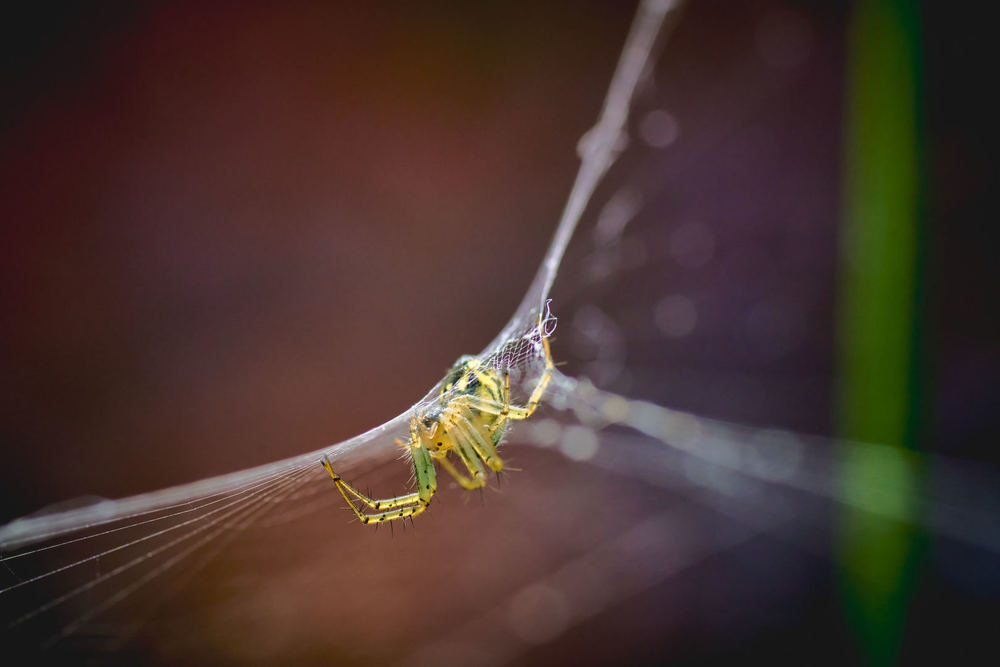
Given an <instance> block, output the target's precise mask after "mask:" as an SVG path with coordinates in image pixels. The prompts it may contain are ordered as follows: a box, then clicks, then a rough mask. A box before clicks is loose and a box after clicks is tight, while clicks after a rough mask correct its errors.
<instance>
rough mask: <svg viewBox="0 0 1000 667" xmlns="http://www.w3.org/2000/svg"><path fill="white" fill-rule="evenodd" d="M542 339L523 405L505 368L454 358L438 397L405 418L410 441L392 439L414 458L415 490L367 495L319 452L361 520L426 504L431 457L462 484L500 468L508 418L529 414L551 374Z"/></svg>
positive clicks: (409, 513)
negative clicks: (536, 374)
mask: <svg viewBox="0 0 1000 667" xmlns="http://www.w3.org/2000/svg"><path fill="white" fill-rule="evenodd" d="M541 342H542V349H543V351H544V354H545V370H544V371H543V372H542V375H541V377H540V378H539V379H538V384H536V385H535V388H534V390H533V391H532V392H531V396H530V397H529V398H528V402H527V404H525V405H524V406H515V405H511V404H510V372H509V371H507V370H504V371H502V372H501V371H499V370H498V369H495V368H492V367H490V366H487V365H484V364H483V363H482V362H481V361H480V360H479V359H477V358H476V357H472V356H464V357H461V358H460V359H459V360H458V361H457V362H455V365H454V366H452V368H451V370H450V371H448V375H447V376H445V379H444V383H443V386H442V387H441V394H440V397H439V400H438V402H437V403H435V404H434V405H433V406H432V407H429V408H428V409H427V410H425V411H423V412H419V413H417V414H415V415H414V416H413V419H412V420H410V439H409V441H408V442H405V443H404V442H403V441H402V440H399V439H398V438H397V439H396V444H398V445H400V446H401V447H403V448H404V449H406V450H407V451H408V452H409V453H410V456H411V457H412V458H413V469H414V472H415V476H416V481H417V490H416V491H414V492H412V493H407V494H405V495H402V496H396V497H394V498H383V499H375V498H370V497H369V496H367V495H365V494H363V493H361V492H360V491H358V490H357V489H355V488H354V487H353V486H351V485H350V484H348V483H347V482H346V481H344V478H343V477H341V476H340V475H338V474H337V473H336V472H334V471H333V466H331V465H330V460H329V459H328V458H327V457H326V456H325V455H324V456H323V460H322V464H323V467H324V468H326V471H327V472H328V473H330V477H332V478H333V481H334V483H335V484H336V485H337V489H339V490H340V493H341V495H342V496H344V500H346V501H347V504H348V505H350V506H351V509H352V510H354V514H356V515H357V517H358V519H360V520H361V523H364V524H370V523H374V524H376V525H378V524H379V523H381V522H384V521H391V520H392V519H405V518H406V517H413V516H416V515H417V514H420V513H421V512H423V511H424V510H425V509H427V506H428V505H430V503H431V499H432V498H433V497H434V492H435V491H436V490H437V472H436V471H435V469H434V463H435V461H436V462H438V463H440V464H441V466H442V467H443V468H444V469H445V470H447V471H448V473H449V474H450V475H451V476H452V477H454V478H455V479H456V480H457V481H458V483H459V484H460V485H461V486H462V488H464V489H481V488H482V487H484V486H485V485H486V468H489V469H490V470H493V471H495V472H499V471H500V470H503V459H501V458H500V457H499V456H498V455H497V446H498V445H499V444H500V439H501V438H502V437H503V434H504V430H505V429H506V428H507V422H508V421H510V420H512V419H527V418H528V417H530V416H531V415H532V414H533V413H534V412H535V409H536V408H537V407H538V402H539V401H540V400H541V398H542V394H544V393H545V388H546V387H547V386H548V384H549V380H551V379H552V370H553V368H554V365H553V363H552V353H551V351H550V350H549V342H548V339H547V338H546V335H545V334H544V332H543V333H542V335H541ZM449 452H454V453H455V455H456V456H457V457H458V460H459V461H461V462H462V465H463V466H464V467H465V469H466V471H467V472H468V474H465V473H463V472H462V471H460V470H459V469H458V468H457V467H456V465H455V463H453V462H452V461H451V460H450V459H449V458H448V453H449ZM484 466H485V467H484ZM351 496H354V497H355V498H356V499H358V500H360V501H361V502H362V503H364V504H365V505H367V506H368V507H370V508H371V509H373V510H376V511H375V512H374V513H371V514H366V513H365V512H363V511H362V510H361V509H360V508H359V507H358V505H357V504H356V503H355V501H354V500H351Z"/></svg>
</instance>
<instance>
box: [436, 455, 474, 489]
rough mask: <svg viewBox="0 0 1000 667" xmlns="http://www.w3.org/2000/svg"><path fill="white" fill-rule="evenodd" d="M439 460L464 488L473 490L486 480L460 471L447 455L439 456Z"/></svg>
mask: <svg viewBox="0 0 1000 667" xmlns="http://www.w3.org/2000/svg"><path fill="white" fill-rule="evenodd" d="M456 451H457V450H456ZM438 461H439V462H440V463H441V467H443V468H444V469H445V470H446V471H448V474H449V475H451V476H452V477H454V478H455V481H456V482H458V483H459V484H460V485H461V487H462V488H463V489H466V490H469V491H471V490H472V489H478V488H480V487H482V486H483V483H484V482H480V481H479V480H477V479H475V478H472V477H468V476H466V475H464V474H462V473H461V472H459V470H458V468H456V467H455V464H454V463H452V462H451V461H449V460H448V458H447V457H446V456H444V455H442V456H440V457H438Z"/></svg>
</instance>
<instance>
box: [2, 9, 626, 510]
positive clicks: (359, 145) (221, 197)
mask: <svg viewBox="0 0 1000 667" xmlns="http://www.w3.org/2000/svg"><path fill="white" fill-rule="evenodd" d="M632 9H633V8H631V7H627V6H623V7H614V6H607V5H604V4H600V3H590V4H585V5H576V4H574V5H573V6H572V7H570V6H568V5H566V6H562V7H557V6H547V7H535V6H532V5H530V4H529V3H520V4H514V5H497V6H489V7H478V8H469V7H457V6H448V5H423V4H419V5H406V4H401V5H398V6H393V7H381V8H362V7H360V6H355V5H352V4H346V3H339V4H337V3H334V4H325V3H292V4H288V5H274V4H266V3H261V4H251V5H240V6H238V7H237V6H228V7H227V6H223V5H211V6H202V5H200V4H198V3H187V4H185V3H180V4H168V3H147V4H145V5H140V6H137V7H129V8H127V9H126V8H124V7H123V8H120V11H114V10H113V9H111V8H108V7H104V8H103V9H102V10H95V12H93V13H91V12H88V11H86V10H82V9H71V8H63V9H59V8H54V7H49V8H45V9H37V10H36V12H35V13H30V12H31V11H32V10H28V9H26V10H23V12H25V13H23V14H22V15H20V16H18V17H16V18H15V20H14V21H13V22H12V23H11V24H9V25H8V27H7V30H8V31H9V32H10V33H12V34H11V37H12V38H14V39H13V41H12V42H8V44H7V49H8V50H9V51H10V52H11V53H12V56H18V58H15V59H14V60H13V61H12V62H14V63H15V64H14V65H13V66H12V67H10V71H9V72H7V73H8V74H9V75H10V80H11V85H10V86H8V87H7V91H8V94H7V97H8V99H6V100H5V104H4V116H3V118H4V120H5V122H4V125H3V127H2V128H0V132H2V134H0V199H2V201H3V202H4V209H5V212H4V218H5V222H4V224H3V231H2V234H3V242H2V248H0V253H2V254H0V285H2V288H0V289H2V290H3V292H2V294H3V301H2V303H3V306H2V308H3V310H2V319H3V322H4V325H3V327H2V331H0V337H2V338H0V349H2V358H0V363H2V368H3V374H4V383H3V396H2V399H0V401H2V410H3V418H2V421H0V437H2V439H3V448H4V452H5V455H6V456H5V458H6V460H5V464H4V466H3V473H2V481H0V486H2V488H3V489H4V494H5V496H6V498H5V499H4V501H3V509H2V512H0V519H6V518H11V517H13V516H16V515H18V514H22V513H25V512H28V511H32V510H34V509H37V508H38V507H39V506H41V505H44V504H46V503H49V502H53V501H57V500H60V499H64V498H68V497H73V496H78V495H81V494H85V493H86V494H97V495H101V496H108V497H117V496H122V495H127V494H131V493H136V492H140V491H144V490H149V489H152V488H159V487H163V486H167V485H170V484H175V483H179V482H183V481H187V480H193V479H197V478H200V477H204V476H207V475H211V474H216V473H222V472H226V471H229V470H233V469H237V468H242V467H246V466H251V465H255V464H259V463H264V462H267V461H271V460H275V459H278V458H281V457H285V456H289V455H292V454H296V453H299V452H301V451H306V450H309V449H313V448H316V447H318V446H321V445H323V444H325V443H329V442H335V441H337V440H340V439H343V438H346V437H348V436H350V435H353V434H355V433H358V432H360V431H362V430H365V429H367V428H370V427H372V426H374V425H376V424H378V423H381V422H382V421H384V420H386V419H388V418H389V417H391V416H393V415H394V414H397V413H398V412H400V411H402V410H404V409H405V408H406V407H407V406H408V405H410V404H411V403H412V402H413V400H414V399H415V398H416V397H417V396H419V395H421V394H422V393H423V392H424V391H425V390H426V388H427V387H429V386H430V385H431V384H432V383H433V382H435V381H436V380H437V379H438V378H439V377H440V375H441V374H442V372H443V371H444V369H446V368H447V367H448V366H449V365H450V363H451V362H452V361H453V360H454V358H455V356H457V354H458V353H462V352H475V351H478V350H479V349H481V348H482V347H483V346H484V345H485V344H486V343H487V342H488V341H489V340H490V338H491V337H492V336H493V335H494V334H495V333H496V331H497V330H498V329H499V328H500V326H501V325H502V324H503V322H504V321H505V319H506V317H507V316H508V315H509V313H511V312H512V311H513V308H514V306H515V305H516V303H517V302H518V300H519V298H520V296H521V294H522V293H523V291H524V289H525V288H526V286H527V284H528V282H529V281H530V279H531V276H532V274H533V272H534V269H535V267H536V266H537V265H538V262H539V260H540V258H541V256H542V253H543V250H544V245H545V243H546V242H547V240H548V237H549V235H550V234H551V232H552V230H553V228H554V223H555V221H556V219H557V218H558V213H559V210H560V208H561V205H562V201H563V198H564V194H565V193H566V192H567V191H568V187H569V185H570V183H571V180H572V177H573V173H574V170H575V167H576V158H575V155H574V153H573V147H574V145H575V142H576V138H577V137H578V136H579V135H580V134H582V132H583V131H584V130H585V129H586V128H587V127H588V126H589V124H590V123H591V122H592V120H593V118H594V117H595V116H596V112H597V109H598V106H599V103H600V100H601V98H602V95H603V92H604V88H605V85H606V82H607V80H608V79H609V77H610V74H611V71H612V69H613V66H614V62H615V59H616V57H617V54H618V49H619V48H620V46H621V43H622V40H623V37H624V34H625V31H626V28H627V25H628V22H629V20H630V18H631V13H632ZM18 21H20V29H19V22H18Z"/></svg>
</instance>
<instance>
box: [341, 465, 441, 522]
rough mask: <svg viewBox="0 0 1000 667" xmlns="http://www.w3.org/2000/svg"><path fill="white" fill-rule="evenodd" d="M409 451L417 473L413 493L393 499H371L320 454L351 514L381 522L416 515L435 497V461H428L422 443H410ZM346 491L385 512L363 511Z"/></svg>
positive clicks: (366, 520)
mask: <svg viewBox="0 0 1000 667" xmlns="http://www.w3.org/2000/svg"><path fill="white" fill-rule="evenodd" d="M410 453H411V454H412V455H413V468H414V471H415V473H416V479H417V490H416V491H414V492H413V493H407V494H405V495H402V496H395V497H393V498H383V499H375V498H371V497H369V496H367V495H365V494H363V493H361V492H360V491H358V490H357V489H355V488H354V487H353V486H351V485H350V484H348V483H347V482H346V481H344V478H343V477H341V476H340V475H339V474H337V473H336V472H334V470H333V466H331V465H330V460H329V459H328V458H327V457H325V456H324V457H323V461H322V464H323V467H324V468H326V471H327V472H328V473H330V477H332V478H333V481H334V483H335V484H336V485H337V490H339V491H340V495H342V496H344V500H346V501H347V504H348V505H350V506H351V509H352V510H354V514H355V515H356V516H357V517H358V519H360V520H361V523H365V524H367V523H376V524H377V523H379V522H382V521H389V520H392V519H404V518H406V517H413V516H416V515H417V514H420V513H421V512H423V511H424V510H425V509H427V506H428V505H430V502H431V499H432V498H433V497H434V492H435V491H436V490H437V475H436V473H435V471H434V463H433V461H432V460H431V456H430V453H429V452H428V451H427V450H426V449H424V448H423V447H422V446H411V447H410ZM348 492H350V494H351V495H353V496H354V497H356V498H357V499H359V500H361V501H362V502H363V503H365V504H366V505H368V506H369V507H371V508H373V509H376V510H378V509H383V508H384V509H386V510H387V511H383V512H376V513H372V514H366V513H365V512H363V511H361V509H359V508H358V506H357V505H356V504H355V502H354V501H353V500H351V496H350V495H348Z"/></svg>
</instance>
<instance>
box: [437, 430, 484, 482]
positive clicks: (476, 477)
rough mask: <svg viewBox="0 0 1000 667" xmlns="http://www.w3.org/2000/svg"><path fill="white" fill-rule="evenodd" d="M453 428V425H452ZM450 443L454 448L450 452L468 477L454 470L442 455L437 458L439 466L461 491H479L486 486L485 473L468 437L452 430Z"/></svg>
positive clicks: (451, 464)
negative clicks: (459, 461) (458, 460)
mask: <svg viewBox="0 0 1000 667" xmlns="http://www.w3.org/2000/svg"><path fill="white" fill-rule="evenodd" d="M453 426H455V424H453ZM451 437H452V441H453V442H454V443H455V446H454V447H453V448H452V451H454V452H455V454H456V455H457V456H458V458H459V459H461V461H462V463H464V464H465V468H466V469H467V470H468V471H469V475H471V476H466V475H463V474H462V473H461V472H459V471H458V469H457V468H455V465H454V464H453V463H452V462H451V461H449V460H448V459H447V458H446V457H445V456H444V455H442V456H440V457H439V458H438V461H440V462H441V465H442V466H443V467H444V469H445V470H447V471H448V473H449V474H450V475H451V476H452V477H454V478H455V481H456V482H458V483H459V484H460V485H461V487H462V488H463V489H466V490H472V489H480V488H482V487H484V486H486V471H485V470H484V469H483V464H482V463H481V462H480V459H479V455H478V454H477V453H476V450H475V449H474V448H473V447H472V445H471V444H469V441H468V436H466V434H465V433H464V432H463V431H462V430H461V429H452V431H451Z"/></svg>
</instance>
